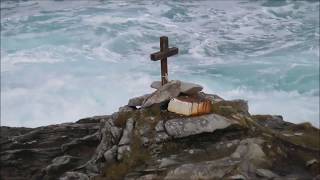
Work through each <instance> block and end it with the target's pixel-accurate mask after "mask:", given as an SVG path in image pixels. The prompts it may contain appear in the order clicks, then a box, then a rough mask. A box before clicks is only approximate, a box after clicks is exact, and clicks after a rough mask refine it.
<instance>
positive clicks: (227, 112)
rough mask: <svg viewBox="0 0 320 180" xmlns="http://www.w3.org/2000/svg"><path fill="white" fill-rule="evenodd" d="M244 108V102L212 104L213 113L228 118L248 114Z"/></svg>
mask: <svg viewBox="0 0 320 180" xmlns="http://www.w3.org/2000/svg"><path fill="white" fill-rule="evenodd" d="M244 106H245V104H244V102H242V101H220V102H216V103H213V104H212V106H211V111H212V112H213V113H216V114H219V115H222V116H226V117H230V116H232V115H233V114H236V113H242V114H248V112H247V109H246V107H244Z"/></svg>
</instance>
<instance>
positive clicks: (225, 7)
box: [1, 0, 319, 127]
mask: <svg viewBox="0 0 320 180" xmlns="http://www.w3.org/2000/svg"><path fill="white" fill-rule="evenodd" d="M318 12H319V2H318V1H249V0H247V1H190V2H182V1H175V2H158V1H132V2H126V1H108V2H105V1H98V0H97V1H72V2H71V1H66V0H65V1H54V0H52V1H43V0H37V1H1V125H9V126H28V127H35V126H41V125H47V124H54V123H62V122H70V121H75V120H77V119H79V118H82V117H85V116H92V115H98V114H109V113H112V112H113V111H116V110H117V108H118V107H119V106H121V105H124V104H126V103H127V101H128V99H129V98H130V97H133V96H135V95H141V94H143V93H147V92H151V91H152V89H151V88H149V85H150V83H151V82H152V81H154V80H158V79H159V76H160V75H159V73H160V72H159V63H155V62H151V61H150V60H149V54H150V53H152V52H155V51H158V49H159V37H160V36H162V35H166V36H168V37H169V41H170V42H169V44H170V45H171V46H173V45H174V46H177V47H179V49H180V54H179V56H176V57H172V58H169V76H170V78H171V79H181V80H185V81H191V82H196V83H199V84H202V85H204V86H205V90H206V91H207V92H211V93H217V94H219V95H221V96H222V97H225V98H227V99H234V98H242V99H247V100H248V101H249V106H250V112H251V113H253V114H256V113H263V114H282V115H283V116H284V118H285V119H286V120H288V121H291V122H303V121H309V122H312V123H313V124H314V125H316V126H319V14H318Z"/></svg>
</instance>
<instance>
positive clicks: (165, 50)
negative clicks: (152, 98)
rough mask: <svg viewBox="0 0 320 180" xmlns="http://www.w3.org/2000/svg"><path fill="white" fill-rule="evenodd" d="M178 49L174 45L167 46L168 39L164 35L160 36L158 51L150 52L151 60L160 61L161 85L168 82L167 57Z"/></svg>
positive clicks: (174, 53)
mask: <svg viewBox="0 0 320 180" xmlns="http://www.w3.org/2000/svg"><path fill="white" fill-rule="evenodd" d="M178 52H179V49H178V48H176V47H172V48H169V40H168V37H166V36H161V37H160V51H159V52H155V53H152V54H150V59H151V60H152V61H158V60H160V62H161V85H165V84H166V83H167V82H168V62H167V58H168V57H170V56H173V55H176V54H178Z"/></svg>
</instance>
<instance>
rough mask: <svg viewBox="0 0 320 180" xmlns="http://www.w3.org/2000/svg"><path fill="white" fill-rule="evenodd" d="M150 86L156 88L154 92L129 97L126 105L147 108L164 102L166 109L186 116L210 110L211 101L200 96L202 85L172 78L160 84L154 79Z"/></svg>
mask: <svg viewBox="0 0 320 180" xmlns="http://www.w3.org/2000/svg"><path fill="white" fill-rule="evenodd" d="M151 87H152V88H154V89H156V91H155V92H154V93H152V94H146V95H143V96H140V97H136V98H133V99H130V100H129V103H128V106H130V107H137V106H138V107H142V108H147V107H150V106H152V105H154V104H161V103H162V104H163V103H164V104H167V107H166V108H167V109H168V111H171V112H174V113H177V114H182V115H187V116H189V115H199V114H205V113H209V112H210V110H211V101H210V100H208V99H206V98H203V97H202V96H201V91H202V89H203V87H202V86H200V85H198V84H194V83H189V82H183V81H179V80H173V81H170V82H168V83H167V84H165V85H163V86H162V85H161V82H160V81H155V82H153V83H152V84H151Z"/></svg>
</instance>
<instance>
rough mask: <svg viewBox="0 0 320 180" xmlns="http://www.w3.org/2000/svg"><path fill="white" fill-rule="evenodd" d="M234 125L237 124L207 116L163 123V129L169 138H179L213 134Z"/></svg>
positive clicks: (215, 115) (221, 117)
mask: <svg viewBox="0 0 320 180" xmlns="http://www.w3.org/2000/svg"><path fill="white" fill-rule="evenodd" d="M235 124H239V123H238V122H237V121H234V120H230V119H227V118H225V117H223V116H220V115H217V114H208V115H202V116H195V117H187V118H179V119H171V120H168V121H167V122H166V123H165V129H166V131H167V133H168V134H169V135H170V136H173V137H175V138H179V137H186V136H190V135H195V134H200V133H205V132H214V131H215V130H217V129H224V128H227V127H229V126H231V125H235Z"/></svg>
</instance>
